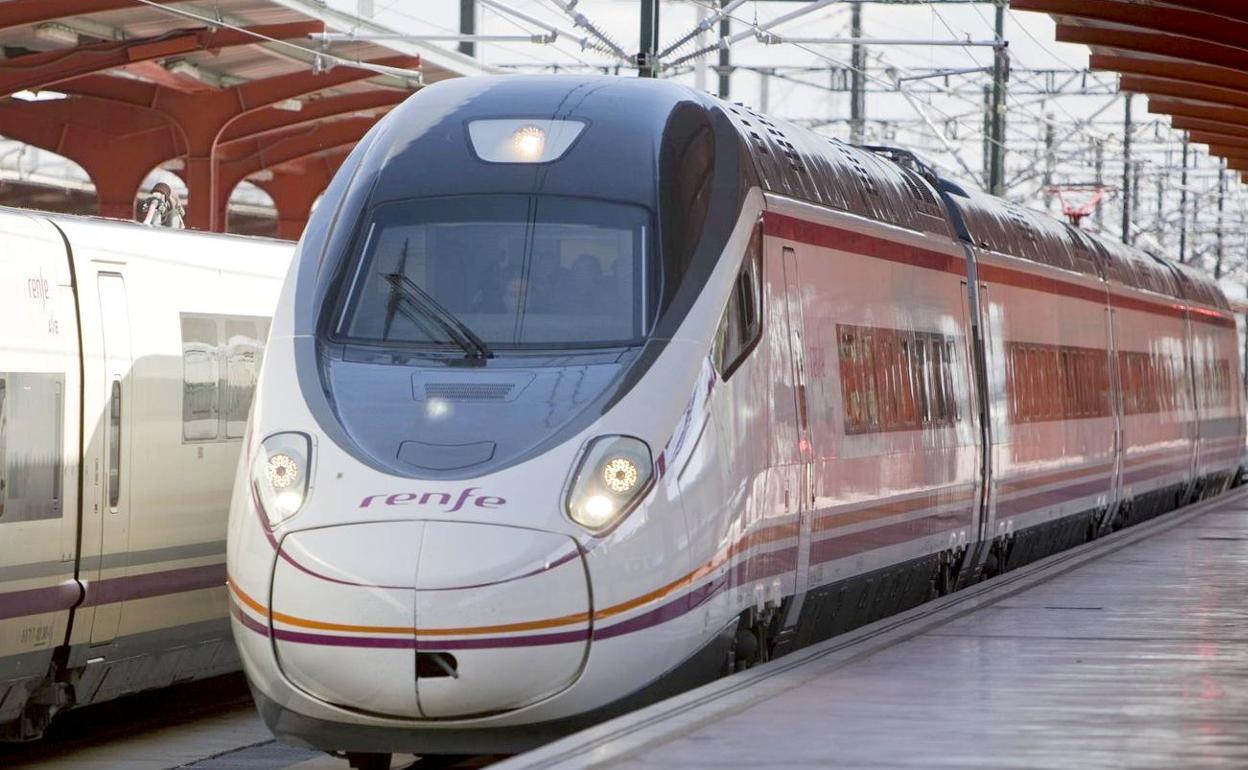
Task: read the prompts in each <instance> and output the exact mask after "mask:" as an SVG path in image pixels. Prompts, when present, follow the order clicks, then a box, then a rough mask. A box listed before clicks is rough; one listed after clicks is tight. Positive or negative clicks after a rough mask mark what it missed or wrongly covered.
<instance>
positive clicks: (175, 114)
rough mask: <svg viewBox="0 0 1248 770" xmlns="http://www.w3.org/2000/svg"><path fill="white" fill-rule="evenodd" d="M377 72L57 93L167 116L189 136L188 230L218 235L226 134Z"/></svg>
mask: <svg viewBox="0 0 1248 770" xmlns="http://www.w3.org/2000/svg"><path fill="white" fill-rule="evenodd" d="M419 62H420V60H419V57H411V56H395V57H387V58H384V59H378V60H374V61H370V62H367V64H371V65H380V66H383V67H400V68H401V67H413V66H419ZM376 76H377V73H376V72H374V71H372V70H368V69H362V68H359V67H352V66H349V65H340V66H337V67H335V68H334V69H332V70H330V71H329V72H326V73H320V74H318V73H316V72H314V71H312V70H309V71H306V72H300V73H293V74H286V75H278V76H275V77H271V78H264V79H262V80H253V81H250V82H247V83H243V84H241V85H237V86H234V87H232V88H227V89H222V90H220V91H210V92H207V93H200V94H183V93H179V92H177V91H174V90H172V89H168V88H162V87H160V86H156V85H152V84H149V83H140V82H138V81H131V80H123V79H122V78H114V77H108V76H104V75H88V76H86V77H82V78H77V79H74V80H69V81H66V82H65V84H64V85H63V86H60V87H59V90H62V91H65V92H66V93H72V94H77V95H80V96H91V97H97V98H102V99H111V100H114V101H118V102H123V103H126V104H129V105H132V106H135V107H144V108H148V109H152V110H155V111H157V112H160V113H162V114H164V115H166V116H167V117H168V118H169V119H170V120H171V121H172V122H173V123H174V124H176V125H177V126H178V128H179V130H180V131H181V133H182V135H183V136H184V137H185V143H186V146H187V147H188V151H187V154H186V166H187V174H186V181H187V186H188V187H189V188H190V191H191V194H190V201H189V205H188V207H187V225H188V226H190V227H195V228H199V229H204V230H220V229H221V228H222V227H224V225H225V221H224V219H222V212H223V211H224V208H223V205H224V204H223V201H224V200H225V199H227V198H228V195H226V191H227V188H225V187H224V186H222V185H219V184H218V180H219V175H220V169H219V167H220V164H219V163H217V153H218V147H219V144H220V140H221V137H222V135H223V134H224V132H225V131H226V130H228V129H229V128H230V126H231V125H232V124H233V123H234V122H235V121H237V120H240V119H242V118H244V117H245V116H247V115H249V114H251V113H255V112H257V111H259V110H263V109H265V108H270V107H272V106H273V105H275V104H278V103H279V102H283V101H286V100H287V99H293V98H297V97H301V96H306V95H308V94H312V93H316V92H319V91H324V90H325V89H328V88H333V87H336V86H340V85H344V84H347V83H352V82H357V81H360V80H367V79H369V78H373V77H376Z"/></svg>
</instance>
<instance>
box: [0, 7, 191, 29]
mask: <svg viewBox="0 0 1248 770" xmlns="http://www.w3.org/2000/svg"><path fill="white" fill-rule="evenodd" d="M153 2H156V3H160V4H161V5H167V4H171V3H176V2H181V0H153ZM137 5H138V3H136V2H135V1H134V0H37V1H36V0H28V2H10V3H0V31H2V30H6V29H13V28H14V27H24V26H27V25H29V24H42V23H43V22H46V21H56V20H57V19H68V18H70V17H73V16H85V15H87V14H93V13H106V12H108V11H121V10H128V9H133V8H134V7H135V6H137Z"/></svg>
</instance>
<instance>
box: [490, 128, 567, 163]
mask: <svg viewBox="0 0 1248 770" xmlns="http://www.w3.org/2000/svg"><path fill="white" fill-rule="evenodd" d="M584 130H585V124H584V123H582V122H580V121H579V120H535V119H532V118H499V119H491V120H473V121H470V122H469V123H468V139H469V142H470V143H471V145H472V149H473V152H475V153H476V154H477V157H478V158H480V159H481V160H483V161H485V162H487V163H550V162H551V161H556V160H559V158H561V157H563V155H564V154H565V153H567V151H568V149H569V148H570V147H571V146H572V143H573V142H575V141H576V138H577V137H578V136H580V135H581V132H582V131H584Z"/></svg>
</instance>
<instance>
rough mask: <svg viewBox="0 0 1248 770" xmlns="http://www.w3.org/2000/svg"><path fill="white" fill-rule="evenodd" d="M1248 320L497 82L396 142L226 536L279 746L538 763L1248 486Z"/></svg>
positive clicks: (965, 220)
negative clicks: (572, 741) (806, 650)
mask: <svg viewBox="0 0 1248 770" xmlns="http://www.w3.org/2000/svg"><path fill="white" fill-rule="evenodd" d="M1240 382H1241V379H1240V366H1239V359H1238V355H1237V342H1236V331H1235V320H1234V318H1233V316H1232V314H1231V313H1230V311H1229V306H1228V304H1227V302H1226V300H1225V298H1224V297H1223V296H1222V294H1221V293H1220V291H1219V290H1218V288H1217V287H1216V285H1215V284H1214V283H1213V282H1212V281H1210V280H1209V279H1208V278H1206V277H1205V276H1203V275H1201V274H1199V273H1197V272H1196V271H1193V270H1190V269H1187V268H1185V267H1183V266H1179V265H1174V264H1171V263H1166V262H1162V261H1160V260H1157V259H1154V258H1152V257H1150V256H1148V255H1146V254H1143V253H1141V252H1139V251H1136V250H1132V249H1129V248H1127V247H1124V246H1122V245H1120V244H1116V243H1110V242H1107V241H1105V240H1102V239H1098V238H1094V237H1092V236H1089V235H1087V234H1085V233H1082V232H1080V231H1078V230H1074V229H1071V228H1070V227H1068V226H1066V225H1064V224H1061V223H1058V222H1056V221H1054V220H1052V219H1049V218H1047V217H1044V216H1042V215H1039V214H1036V213H1033V212H1031V211H1028V210H1025V209H1023V208H1020V207H1018V206H1016V205H1013V204H1010V203H1007V202H1005V201H1002V200H997V199H993V198H990V197H987V196H983V195H978V194H972V193H967V192H965V191H963V190H961V189H959V188H958V187H957V186H956V185H953V184H951V183H949V182H946V181H943V180H940V179H938V178H936V176H935V175H934V174H932V173H931V172H930V171H928V170H927V169H926V168H924V167H923V166H922V164H921V163H919V162H918V161H917V160H916V159H914V158H913V157H912V156H909V155H908V154H907V153H905V152H902V151H896V150H887V149H876V150H874V151H871V150H868V149H859V148H854V147H850V146H847V145H845V144H843V143H841V142H838V141H836V140H834V139H828V138H824V137H821V136H817V135H815V134H812V133H810V132H807V131H804V130H802V129H799V128H796V127H793V126H790V125H787V124H783V123H780V122H778V121H772V120H770V119H768V118H767V117H765V116H762V115H759V114H756V113H754V112H752V111H750V110H748V109H746V108H744V107H739V106H730V105H728V104H725V103H722V102H720V101H718V100H715V99H713V98H710V97H708V96H706V95H703V94H699V93H695V92H693V91H690V90H688V89H686V88H683V87H680V86H678V85H675V84H672V83H667V82H655V81H645V80H637V81H632V80H625V79H609V78H600V79H591V78H563V77H541V78H529V77H508V78H483V79H461V80H454V81H447V82H444V83H439V84H436V85H434V86H431V87H429V88H426V89H424V90H422V91H421V92H420V93H419V94H417V95H416V96H414V97H412V98H411V99H410V100H409V101H408V102H406V103H405V104H404V105H402V106H401V107H400V108H398V109H396V110H395V111H394V112H392V113H391V114H390V115H388V116H387V117H386V118H385V119H384V120H382V121H381V123H380V124H379V125H378V126H377V127H376V128H375V129H374V130H373V131H372V132H371V133H370V134H369V135H368V136H367V137H366V138H365V139H364V140H363V141H362V142H361V143H360V144H359V146H358V147H357V148H356V149H355V151H354V152H353V153H352V155H351V157H350V158H349V159H348V161H347V162H346V163H345V164H344V166H343V168H342V170H341V171H340V172H339V173H338V175H337V177H336V178H335V180H334V182H333V184H332V186H331V188H330V190H329V191H328V193H327V194H326V196H325V198H324V201H323V203H322V204H321V206H320V207H319V208H318V209H317V211H316V213H315V215H314V218H313V221H312V223H311V225H310V227H309V229H308V232H307V233H306V234H305V236H304V238H303V241H302V243H301V246H300V248H299V251H298V253H297V255H296V258H295V265H294V267H293V268H292V271H291V274H290V276H289V277H288V279H287V282H286V284H285V287H284V289H283V293H282V295H281V298H280V300H279V304H278V310H277V312H276V315H275V317H274V322H273V332H272V336H271V339H270V343H269V348H268V353H267V356H266V359H265V366H264V369H263V372H262V374H261V378H260V383H259V386H258V390H257V396H256V405H255V412H254V416H253V421H252V423H251V434H250V438H249V440H248V444H247V450H246V454H247V459H246V460H245V461H244V462H243V463H241V465H240V469H239V477H238V480H237V483H236V485H235V495H234V500H233V504H232V508H231V520H230V538H229V557H228V567H229V576H230V591H231V598H232V600H233V604H234V606H233V613H234V620H235V635H236V638H237V641H238V645H239V650H240V654H241V657H242V660H243V663H244V668H245V670H246V672H247V674H248V676H249V678H250V681H251V683H252V687H253V691H254V693H255V696H256V698H257V702H258V704H259V707H260V711H261V713H262V714H263V716H264V717H265V719H266V721H267V722H268V724H269V726H270V727H271V728H272V729H273V731H274V732H275V733H276V734H277V735H278V736H279V737H280V738H282V739H283V740H287V741H291V742H295V743H301V744H306V745H310V746H314V747H318V748H322V749H326V750H333V751H346V752H348V753H349V754H350V755H351V756H352V759H353V762H354V763H355V764H356V765H357V766H361V767H367V766H370V765H373V764H376V765H377V766H385V765H384V764H383V763H385V762H388V761H389V760H388V756H387V755H388V754H390V753H392V752H414V753H421V754H428V753H464V752H468V753H478V752H481V751H509V750H514V749H516V748H519V747H522V746H525V745H531V744H533V743H536V742H540V741H542V740H545V739H547V738H549V737H551V736H552V735H555V734H558V733H560V732H562V731H566V730H568V729H571V728H574V727H576V726H578V725H583V724H586V723H589V722H592V721H594V720H596V719H600V718H602V717H603V716H605V715H607V714H610V713H613V712H615V711H618V710H620V709H622V708H626V707H628V706H629V705H632V704H636V703H639V702H642V701H644V700H645V699H647V698H654V697H658V696H659V695H661V694H663V693H665V692H672V691H673V690H675V689H678V688H680V687H683V686H687V685H688V684H689V683H691V682H694V681H699V680H703V679H705V678H707V677H711V676H714V675H716V674H718V673H719V672H721V671H723V670H725V668H728V669H731V668H739V667H741V666H745V665H749V664H750V663H752V662H754V661H756V660H760V659H765V658H767V657H769V656H773V655H776V654H780V653H783V652H785V651H787V650H790V649H793V648H795V647H798V646H800V645H804V644H808V643H811V642H814V641H817V640H820V639H824V638H827V637H829V636H831V635H833V634H835V633H838V632H840V631H843V630H846V629H849V628H852V627H854V626H856V625H860V624H862V623H865V622H867V621H870V620H872V619H875V618H879V617H881V616H884V615H887V614H889V613H892V612H896V611H898V610H901V609H904V608H906V607H909V606H912V605H915V604H917V603H919V602H922V601H924V600H925V599H927V598H928V597H930V596H933V595H936V594H939V593H942V592H946V591H950V590H954V589H955V588H956V587H958V586H960V585H964V584H966V583H968V582H972V581H975V580H978V579H981V578H983V577H985V576H990V575H992V574H995V573H997V572H1000V571H1002V570H1006V569H1009V568H1012V567H1015V566H1017V565H1020V564H1023V563H1026V562H1028V561H1031V560H1034V559H1038V558H1040V557H1043V556H1045V555H1046V554H1050V553H1053V552H1056V551H1058V550H1061V549H1064V548H1068V547H1071V546H1073V545H1075V544H1078V543H1082V542H1084V541H1086V540H1088V539H1090V538H1093V537H1096V536H1097V535H1099V534H1102V533H1105V532H1108V531H1111V530H1113V529H1116V528H1118V527H1121V526H1123V525H1126V524H1130V523H1132V522H1135V521H1138V520H1141V519H1144V518H1146V517H1149V516H1153V515H1156V514H1159V513H1162V512H1164V511H1167V510H1169V509H1171V508H1174V507H1176V506H1178V505H1182V504H1184V503H1185V502H1187V501H1191V500H1195V499H1198V498H1200V497H1204V496H1209V495H1214V494H1217V493H1219V492H1220V491H1222V490H1224V489H1225V488H1226V487H1227V486H1228V485H1230V484H1231V483H1233V481H1234V480H1236V479H1237V477H1238V474H1239V470H1240V464H1241V459H1242V456H1243V453H1244V446H1245V429H1244V411H1243V402H1242V398H1241V395H1242V393H1241V385H1240Z"/></svg>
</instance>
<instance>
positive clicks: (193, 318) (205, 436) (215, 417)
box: [182, 313, 269, 442]
mask: <svg viewBox="0 0 1248 770" xmlns="http://www.w3.org/2000/svg"><path fill="white" fill-rule="evenodd" d="M268 336H269V319H267V318H258V317H255V316H217V315H204V314H190V313H185V314H183V315H182V439H183V440H184V441H196V442H199V441H231V440H237V439H241V438H242V437H243V436H244V435H245V433H246V431H247V417H248V416H249V415H250V413H251V400H252V397H253V396H254V395H255V392H256V382H257V380H258V379H259V377H260V364H261V362H262V361H263V359H264V344H265V341H266V340H267V339H268Z"/></svg>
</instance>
